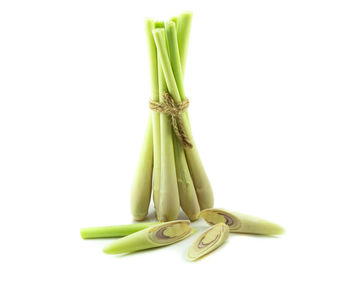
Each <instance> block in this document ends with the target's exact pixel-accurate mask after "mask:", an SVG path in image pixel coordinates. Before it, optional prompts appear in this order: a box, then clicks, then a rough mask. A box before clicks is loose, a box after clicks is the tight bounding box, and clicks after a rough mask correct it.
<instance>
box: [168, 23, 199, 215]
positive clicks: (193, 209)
mask: <svg viewBox="0 0 350 281" xmlns="http://www.w3.org/2000/svg"><path fill="white" fill-rule="evenodd" d="M165 32H166V40H167V46H168V50H169V58H170V61H171V65H172V70H173V72H174V76H175V78H178V79H179V81H180V83H177V85H180V86H181V85H183V84H182V71H181V64H180V56H179V50H178V46H177V37H176V29H175V24H174V23H173V22H167V23H166V24H165ZM182 92H183V93H184V90H183V89H182ZM186 113H187V112H186ZM173 141H174V151H175V163H176V175H177V183H178V187H179V196H180V205H181V208H182V210H183V211H184V212H185V214H186V215H187V216H188V217H189V219H190V220H191V221H193V220H197V219H198V217H199V213H200V207H199V203H198V199H197V194H196V191H195V189H194V185H193V181H192V178H191V174H190V171H189V169H188V166H187V162H186V156H185V152H184V149H183V147H182V146H181V144H180V143H179V141H178V140H177V138H176V137H175V136H174V137H173Z"/></svg>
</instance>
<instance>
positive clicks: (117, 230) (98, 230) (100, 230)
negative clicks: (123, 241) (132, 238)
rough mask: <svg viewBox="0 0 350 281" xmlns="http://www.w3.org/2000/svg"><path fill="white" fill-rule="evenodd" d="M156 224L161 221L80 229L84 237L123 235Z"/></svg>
mask: <svg viewBox="0 0 350 281" xmlns="http://www.w3.org/2000/svg"><path fill="white" fill-rule="evenodd" d="M156 224H159V222H143V223H133V224H123V225H111V226H97V227H85V228H81V229H80V235H81V238H83V239H93V238H110V237H123V236H127V235H129V234H132V233H135V232H137V231H140V230H142V229H145V228H148V227H150V226H153V225H156Z"/></svg>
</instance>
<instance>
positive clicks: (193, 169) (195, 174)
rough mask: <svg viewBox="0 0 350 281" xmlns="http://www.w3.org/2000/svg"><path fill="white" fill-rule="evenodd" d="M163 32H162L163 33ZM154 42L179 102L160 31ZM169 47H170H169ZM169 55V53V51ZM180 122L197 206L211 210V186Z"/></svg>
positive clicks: (197, 154)
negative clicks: (187, 145)
mask: <svg viewBox="0 0 350 281" xmlns="http://www.w3.org/2000/svg"><path fill="white" fill-rule="evenodd" d="M168 26H169V27H170V28H175V26H174V25H173V24H169V25H168ZM163 32H164V31H163ZM153 36H154V40H155V43H156V47H157V54H158V58H159V59H160V63H161V66H162V69H163V72H164V77H165V80H166V83H167V87H168V90H169V94H171V96H172V97H173V99H174V101H175V102H176V103H179V102H181V97H180V94H179V90H178V88H177V84H176V80H175V77H174V73H173V71H172V66H171V63H170V60H169V57H168V52H167V48H166V45H165V42H164V38H163V35H162V30H160V29H156V30H154V31H153ZM169 47H170V45H169ZM169 53H171V51H169ZM182 122H183V124H184V127H185V133H186V134H187V136H188V137H189V139H190V141H191V143H192V144H193V148H192V149H190V148H186V149H185V154H186V160H187V164H188V167H189V169H190V173H191V176H192V180H193V183H194V186H195V189H196V193H197V197H198V201H199V205H200V208H201V209H207V208H212V207H213V205H214V196H213V191H212V189H211V185H210V182H209V179H208V176H207V174H206V173H205V170H204V167H203V164H202V162H201V159H200V157H199V153H198V150H197V148H196V145H195V143H194V140H193V137H192V133H191V129H190V125H189V121H188V119H187V118H186V117H185V116H184V114H183V115H182Z"/></svg>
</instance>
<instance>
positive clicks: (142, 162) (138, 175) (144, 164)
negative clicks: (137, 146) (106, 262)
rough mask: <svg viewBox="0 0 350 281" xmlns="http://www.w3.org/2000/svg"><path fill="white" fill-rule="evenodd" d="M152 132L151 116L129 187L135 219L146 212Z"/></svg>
mask: <svg viewBox="0 0 350 281" xmlns="http://www.w3.org/2000/svg"><path fill="white" fill-rule="evenodd" d="M152 170H153V133H152V117H151V115H150V116H149V118H148V124H147V129H146V134H145V138H144V141H143V146H142V150H141V155H140V158H139V162H138V165H137V168H136V172H135V175H134V180H133V183H132V187H131V204H130V205H131V213H132V215H133V217H134V219H135V220H144V219H145V218H146V217H147V214H148V207H149V202H150V199H151V192H152Z"/></svg>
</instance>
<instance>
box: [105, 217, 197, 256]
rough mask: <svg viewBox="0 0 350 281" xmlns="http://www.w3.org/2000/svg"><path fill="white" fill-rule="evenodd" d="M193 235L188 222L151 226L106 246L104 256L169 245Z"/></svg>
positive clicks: (172, 222)
mask: <svg viewBox="0 0 350 281" xmlns="http://www.w3.org/2000/svg"><path fill="white" fill-rule="evenodd" d="M193 233H194V229H193V228H192V227H191V226H190V222H189V221H171V222H166V223H161V224H159V225H156V226H151V227H149V228H146V229H144V230H141V231H138V232H135V233H133V234H131V235H128V236H125V237H123V238H120V239H118V240H116V241H114V242H113V243H111V244H109V245H107V246H106V247H105V248H104V249H103V252H105V253H106V254H111V255H115V254H122V253H129V252H136V251H139V250H144V249H150V248H156V247H161V246H166V245H170V244H173V243H176V242H178V241H181V240H183V239H185V238H186V237H188V236H189V235H191V234H193Z"/></svg>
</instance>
